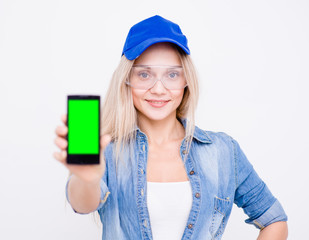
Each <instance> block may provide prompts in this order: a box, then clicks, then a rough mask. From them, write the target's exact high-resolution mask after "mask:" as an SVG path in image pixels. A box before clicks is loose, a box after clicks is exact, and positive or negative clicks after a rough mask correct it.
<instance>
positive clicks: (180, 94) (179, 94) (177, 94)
mask: <svg viewBox="0 0 309 240" xmlns="http://www.w3.org/2000/svg"><path fill="white" fill-rule="evenodd" d="M183 94H184V90H180V91H179V92H175V93H174V94H173V95H174V96H173V98H174V101H175V104H177V106H179V105H180V103H181V101H182V98H183Z"/></svg>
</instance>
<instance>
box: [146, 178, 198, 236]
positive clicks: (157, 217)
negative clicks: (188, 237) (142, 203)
mask: <svg viewBox="0 0 309 240" xmlns="http://www.w3.org/2000/svg"><path fill="white" fill-rule="evenodd" d="M147 207H148V212H149V217H150V224H151V230H152V237H153V240H180V239H181V237H182V235H183V232H184V230H185V228H186V224H187V221H188V218H189V214H190V210H191V207H192V190H191V184H190V181H186V182H147Z"/></svg>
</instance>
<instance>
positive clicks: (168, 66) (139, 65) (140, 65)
mask: <svg viewBox="0 0 309 240" xmlns="http://www.w3.org/2000/svg"><path fill="white" fill-rule="evenodd" d="M132 67H143V68H147V69H151V68H156V67H167V68H182V66H179V65H176V66H171V65H143V64H136V65H133V66H132Z"/></svg>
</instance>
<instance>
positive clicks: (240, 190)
mask: <svg viewBox="0 0 309 240" xmlns="http://www.w3.org/2000/svg"><path fill="white" fill-rule="evenodd" d="M232 142H233V146H234V159H235V183H236V189H235V198H234V203H235V204H236V205H237V206H238V207H241V208H243V210H244V212H245V213H246V214H247V215H248V216H249V218H248V219H246V220H245V222H246V223H248V224H253V225H254V226H255V227H256V228H258V229H263V228H265V227H267V226H268V225H270V224H272V223H274V222H278V221H287V220H288V218H287V215H286V213H285V211H284V209H283V207H282V206H281V204H280V202H279V201H278V199H276V198H275V197H274V196H273V194H272V193H271V191H270V190H269V189H268V187H267V185H266V184H265V183H264V182H263V181H262V179H261V178H260V177H259V176H258V174H257V173H256V171H255V170H254V168H253V166H252V164H251V163H250V162H249V161H248V159H247V157H246V156H245V154H244V152H243V151H242V149H241V148H240V146H239V144H238V142H237V141H236V140H234V139H232Z"/></svg>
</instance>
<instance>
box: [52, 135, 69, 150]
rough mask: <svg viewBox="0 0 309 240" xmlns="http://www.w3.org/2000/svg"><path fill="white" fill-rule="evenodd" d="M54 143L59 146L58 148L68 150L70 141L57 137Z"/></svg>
mask: <svg viewBox="0 0 309 240" xmlns="http://www.w3.org/2000/svg"><path fill="white" fill-rule="evenodd" d="M54 142H55V144H56V145H57V147H59V148H60V149H61V150H66V149H67V147H68V141H67V140H65V139H64V138H61V137H57V138H55V141H54Z"/></svg>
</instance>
